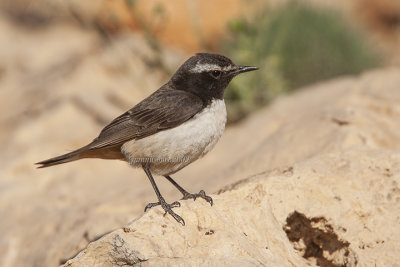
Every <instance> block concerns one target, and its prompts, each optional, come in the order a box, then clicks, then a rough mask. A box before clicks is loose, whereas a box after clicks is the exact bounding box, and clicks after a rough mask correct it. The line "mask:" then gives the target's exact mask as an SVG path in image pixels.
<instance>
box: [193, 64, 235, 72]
mask: <svg viewBox="0 0 400 267" xmlns="http://www.w3.org/2000/svg"><path fill="white" fill-rule="evenodd" d="M234 69H237V67H236V66H232V65H230V66H226V67H223V68H221V67H220V66H218V65H215V64H208V63H204V64H202V63H199V62H197V64H196V66H194V68H192V69H191V70H190V72H192V73H202V72H206V71H213V70H219V71H230V70H234Z"/></svg>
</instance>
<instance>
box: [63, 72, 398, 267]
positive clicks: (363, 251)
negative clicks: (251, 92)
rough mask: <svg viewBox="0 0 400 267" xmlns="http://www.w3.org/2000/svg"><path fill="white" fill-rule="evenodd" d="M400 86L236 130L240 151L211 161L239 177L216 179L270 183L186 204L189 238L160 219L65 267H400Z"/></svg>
mask: <svg viewBox="0 0 400 267" xmlns="http://www.w3.org/2000/svg"><path fill="white" fill-rule="evenodd" d="M383 83H384V84H385V86H382V84H383ZM399 84H400V71H399V70H397V69H387V70H384V71H375V72H370V73H367V74H365V75H363V76H361V77H359V78H345V79H341V80H337V81H332V82H329V83H325V84H320V85H316V86H314V87H313V88H309V89H304V90H303V91H301V92H298V93H296V94H293V95H291V96H287V97H283V98H282V99H280V100H278V101H276V102H275V104H274V105H272V106H271V107H270V108H267V109H266V110H264V111H261V112H260V113H259V114H256V115H255V116H254V117H253V118H250V119H249V120H248V121H246V122H244V123H243V124H242V125H240V126H238V127H237V128H236V129H235V128H232V129H229V130H228V133H227V136H226V139H231V138H232V139H231V140H230V141H229V142H228V140H226V139H225V140H223V142H222V144H221V145H220V146H219V148H218V150H217V151H216V153H214V154H213V157H216V158H218V159H226V161H229V162H230V163H232V162H233V163H234V164H235V165H236V167H234V168H232V167H228V168H229V170H225V171H216V169H217V170H218V167H216V168H214V169H213V170H212V171H210V174H209V175H210V176H211V173H212V172H217V173H218V172H220V173H221V177H225V178H224V180H225V181H232V179H234V177H245V176H246V175H247V176H248V175H249V174H252V173H254V172H256V171H261V173H259V174H256V175H253V176H252V177H250V178H248V179H245V180H239V181H237V182H236V183H234V184H233V185H231V186H227V187H225V188H223V189H222V190H220V191H219V194H218V195H213V197H214V201H215V205H214V206H212V207H210V206H209V205H208V203H206V202H204V201H202V200H198V201H196V202H193V201H182V207H180V208H176V212H177V213H178V214H180V215H182V217H183V218H184V219H185V220H186V226H185V227H182V226H181V225H180V224H177V223H176V222H175V221H174V220H173V219H172V218H171V217H170V216H162V214H163V212H162V210H161V209H160V208H155V209H153V210H151V211H149V212H148V213H146V214H144V215H143V216H141V217H140V218H138V219H136V220H134V221H133V222H131V223H129V224H128V225H126V226H125V227H123V228H121V229H119V230H116V231H113V232H111V233H109V234H107V235H105V236H103V237H102V238H100V239H99V240H97V241H94V242H92V243H90V244H89V245H88V247H87V248H86V249H85V250H84V251H82V252H81V253H79V255H78V256H76V257H75V258H74V259H72V260H70V261H68V262H67V263H66V264H65V266H92V265H94V264H100V263H101V264H104V266H118V265H121V266H123V265H134V264H136V263H141V264H143V265H179V264H181V265H185V264H186V265H191V266H201V265H211V266H221V265H222V264H227V265H230V266H253V265H254V266H260V265H264V266H306V265H314V264H318V265H321V266H329V264H334V265H336V266H356V265H358V266H392V265H395V264H397V256H396V255H399V254H400V246H399V245H398V243H399V241H400V230H399V223H400V215H399V214H400V186H399V185H400V153H399V151H398V149H399V144H398V141H399V140H400V135H399V131H398V130H399V125H400V116H399V115H400V106H399V105H398V103H399V102H398V101H399V100H400V99H399V98H400V91H399V89H400V88H399ZM278 114H279V115H278ZM263 123H265V125H264V126H263V125H260V124H263ZM267 125H269V126H267ZM252 127H254V128H252ZM256 129H258V131H257V132H256ZM246 131H248V132H250V133H254V136H252V138H251V139H253V142H254V144H252V142H250V143H251V144H250V145H251V148H246V149H248V150H249V152H248V153H242V154H240V156H238V157H237V163H235V161H233V160H232V158H234V157H232V156H231V157H229V153H231V152H232V151H229V149H227V148H228V147H232V146H234V147H235V148H236V149H237V150H238V151H242V152H243V149H241V148H242V147H243V148H244V147H245V145H244V144H242V143H241V142H246V140H243V139H242V140H241V139H240V137H242V138H243V137H245V136H246V135H245V132H246ZM261 136H263V137H261ZM254 139H255V140H256V141H255V140H254ZM233 140H238V141H237V142H239V143H234V142H233ZM235 148H232V149H235ZM221 149H226V150H225V151H224V152H222V151H221ZM246 149H245V150H246ZM217 153H220V154H219V155H217ZM224 153H226V154H224ZM224 161H225V160H224ZM200 164H202V163H199V164H198V165H200ZM203 164H204V165H206V164H207V163H203ZM198 165H197V168H199V166H198ZM246 166H248V168H246ZM271 167H276V168H275V169H273V170H271V171H266V170H268V169H271ZM219 168H221V167H219ZM205 169H207V168H205ZM263 169H264V171H262V170H263ZM203 173H204V172H203ZM209 175H206V176H205V177H210V176H209ZM221 179H222V178H221ZM204 180H205V181H204V182H205V183H212V182H213V180H214V179H213V178H209V179H206V178H205V179H204ZM214 183H215V184H218V182H215V181H214ZM210 256H211V257H210ZM301 256H304V257H305V258H302V257H301Z"/></svg>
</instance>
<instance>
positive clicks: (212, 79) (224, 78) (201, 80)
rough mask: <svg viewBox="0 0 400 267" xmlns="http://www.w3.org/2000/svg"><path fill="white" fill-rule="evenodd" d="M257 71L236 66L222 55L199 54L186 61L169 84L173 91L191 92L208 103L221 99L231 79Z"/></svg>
mask: <svg viewBox="0 0 400 267" xmlns="http://www.w3.org/2000/svg"><path fill="white" fill-rule="evenodd" d="M257 69H258V68H257V67H252V66H237V65H236V64H235V63H233V62H232V60H230V59H229V58H227V57H225V56H222V55H217V54H209V53H199V54H196V55H195V56H193V57H191V58H189V59H188V60H186V62H185V63H183V64H182V66H181V67H180V68H179V69H178V70H177V71H176V72H175V74H174V75H173V76H172V78H171V81H170V82H171V83H172V85H173V86H174V88H175V89H178V90H183V91H187V92H191V93H193V94H195V95H197V96H199V97H200V98H201V99H202V100H203V101H204V102H205V103H208V102H210V101H211V100H213V99H223V96H224V91H225V88H226V87H227V86H228V84H229V82H230V81H231V80H232V78H233V77H235V76H236V75H238V74H240V73H243V72H247V71H253V70H257Z"/></svg>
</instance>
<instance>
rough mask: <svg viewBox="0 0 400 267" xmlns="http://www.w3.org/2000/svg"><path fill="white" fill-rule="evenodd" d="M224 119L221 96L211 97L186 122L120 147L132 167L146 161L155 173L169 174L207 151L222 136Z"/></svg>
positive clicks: (224, 113) (223, 104)
mask: <svg viewBox="0 0 400 267" xmlns="http://www.w3.org/2000/svg"><path fill="white" fill-rule="evenodd" d="M225 123H226V107H225V102H224V100H213V101H212V102H211V104H210V105H209V106H208V107H206V108H204V109H203V110H202V111H201V112H199V113H198V114H196V115H195V116H194V117H193V118H191V119H190V120H188V121H186V122H185V123H183V124H181V125H179V126H177V127H175V128H172V129H168V130H165V131H161V132H158V133H156V134H154V135H151V136H148V137H146V138H143V139H140V140H132V141H129V142H126V143H125V144H123V145H122V147H121V151H122V153H123V154H124V155H125V157H126V158H127V160H128V162H129V163H130V164H131V165H132V166H134V167H141V166H142V165H143V164H145V165H146V166H148V167H149V169H150V171H151V172H152V173H154V174H158V175H170V174H173V173H175V172H177V171H179V170H180V169H182V168H183V167H185V166H187V165H188V164H190V163H192V162H193V161H195V160H197V159H199V158H201V157H203V156H204V155H205V154H206V153H208V152H209V151H210V150H211V149H212V148H213V147H214V146H215V144H216V143H217V142H218V140H219V138H220V137H221V135H222V133H223V131H224V129H225Z"/></svg>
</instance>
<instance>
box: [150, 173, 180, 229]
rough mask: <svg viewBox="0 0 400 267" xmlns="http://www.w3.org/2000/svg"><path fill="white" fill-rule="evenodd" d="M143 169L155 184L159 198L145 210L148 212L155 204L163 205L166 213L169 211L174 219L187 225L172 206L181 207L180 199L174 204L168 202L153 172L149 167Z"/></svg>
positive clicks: (152, 183)
mask: <svg viewBox="0 0 400 267" xmlns="http://www.w3.org/2000/svg"><path fill="white" fill-rule="evenodd" d="M143 170H144V172H145V173H146V175H147V177H149V180H150V183H151V185H152V186H153V189H154V191H155V192H156V195H157V198H158V202H156V203H149V204H147V206H146V208H145V209H144V211H145V212H146V211H147V210H148V209H150V208H152V207H154V206H158V205H161V207H162V208H163V209H164V211H165V213H164V215H165V214H167V213H169V214H170V215H171V216H172V217H174V219H175V220H176V221H177V222H179V223H181V224H182V225H185V221H184V220H183V219H182V217H181V216H179V215H178V214H176V213H175V212H173V211H172V208H175V207H180V206H181V204H180V203H179V202H178V201H175V202H174V203H172V204H168V203H167V202H166V201H165V199H164V198H163V197H162V195H161V193H160V190H158V188H157V185H156V182H155V181H154V178H153V176H152V175H151V172H150V170H149V169H148V168H146V167H144V166H143Z"/></svg>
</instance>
